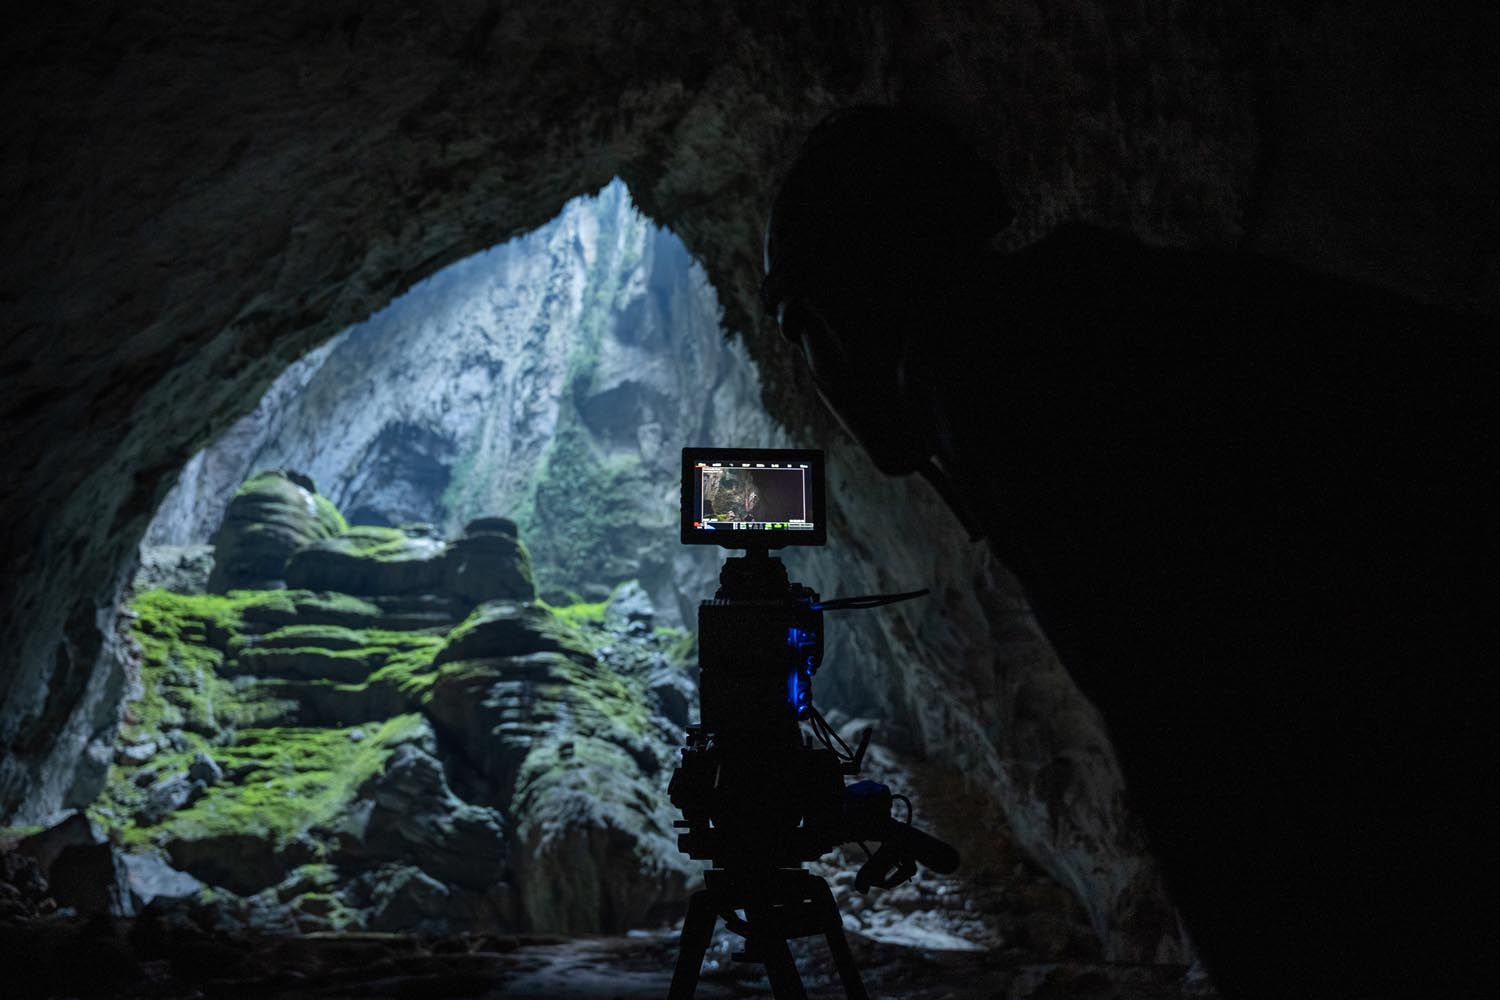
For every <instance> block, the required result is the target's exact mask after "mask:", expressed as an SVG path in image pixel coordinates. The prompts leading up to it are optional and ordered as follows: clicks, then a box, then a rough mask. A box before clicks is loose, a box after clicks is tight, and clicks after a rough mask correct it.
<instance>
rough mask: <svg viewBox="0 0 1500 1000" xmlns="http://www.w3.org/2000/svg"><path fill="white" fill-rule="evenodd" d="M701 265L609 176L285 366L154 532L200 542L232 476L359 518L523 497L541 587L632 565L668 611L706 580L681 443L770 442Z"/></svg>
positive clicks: (437, 519)
mask: <svg viewBox="0 0 1500 1000" xmlns="http://www.w3.org/2000/svg"><path fill="white" fill-rule="evenodd" d="M720 314H721V310H720V308H719V305H718V300H717V298H716V297H715V295H714V293H713V289H712V288H711V287H710V286H709V284H708V281H707V277H706V275H705V274H704V272H703V270H702V268H701V267H699V266H697V265H695V264H693V262H692V259H691V258H690V257H689V256H688V253H687V251H686V249H685V248H684V247H683V245H682V243H681V241H680V240H678V239H677V238H676V237H674V236H672V235H671V234H670V233H668V232H666V231H664V230H661V229H659V228H658V227H656V226H654V225H653V224H652V223H651V222H650V221H649V220H647V219H646V218H645V217H644V216H642V215H641V214H640V212H639V210H638V209H637V208H636V207H635V205H634V203H633V202H632V201H631V200H630V196H629V194H628V192H627V191H626V190H625V186H624V184H622V183H621V182H619V181H615V182H613V183H611V184H610V185H608V186H607V187H606V188H604V189H603V191H601V192H600V194H598V195H597V196H594V197H588V198H580V199H576V200H575V201H573V202H570V203H569V204H568V206H567V207H566V208H564V210H563V212H562V213H561V214H560V215H559V216H558V218H557V219H555V220H553V221H552V222H550V223H548V224H547V225H546V226H543V227H542V228H540V229H538V230H537V231H535V232H533V233H531V234H528V235H527V236H524V237H521V238H519V239H516V240H512V241H510V242H508V243H505V244H503V245H501V246H499V247H495V248H493V249H490V250H487V251H484V252H483V253H480V254H476V255H475V256H473V257H470V258H467V259H465V260H463V261H460V262H458V263H455V264H453V265H450V266H449V267H447V268H444V269H443V270H442V271H440V272H438V273H437V274H435V275H433V276H432V277H431V278H428V279H426V280H425V281H422V282H420V283H419V284H417V285H416V286H415V287H413V288H412V289H411V290H410V291H409V292H407V293H406V294H405V295H403V296H402V297H401V298H399V299H397V300H396V301H395V302H393V303H392V304H391V305H390V306H388V307H387V308H386V309H383V310H382V311H381V312H379V313H378V314H376V315H375V316H374V317H372V318H371V319H370V320H368V321H367V322H365V323H361V324H357V325H355V326H353V327H351V328H349V329H348V330H346V331H344V332H342V333H340V334H339V335H338V336H337V337H335V338H334V339H333V340H331V341H330V342H329V343H328V344H326V345H324V346H323V347H320V348H318V349H317V350H315V351H313V352H311V353H310V354H309V355H308V356H307V357H305V358H303V359H302V360H300V361H298V362H296V363H295V364H294V365H292V366H291V367H290V368H289V369H288V370H287V371H286V372H285V373H284V374H283V375H282V376H281V377H280V378H278V379H277V380H276V382H275V383H274V384H273V385H272V386H271V388H270V389H269V390H268V391H267V393H266V395H265V396H264V397H263V398H262V399H261V401H260V402H259V403H258V404H257V405H256V407H255V409H254V410H253V411H252V412H251V413H250V414H248V415H247V416H245V417H243V418H241V419H240V420H239V421H238V422H236V423H235V424H234V425H233V426H232V427H231V428H230V429H229V430H228V431H226V432H225V434H224V435H223V436H222V437H220V438H219V440H217V441H216V442H214V443H213V444H212V445H210V446H209V447H208V448H206V449H204V450H203V451H202V452H200V453H199V454H197V455H195V456H193V458H192V459H191V460H190V461H189V462H188V464H187V466H186V467H185V468H184V470H183V475H182V477H181V478H180V479H179V481H178V483H177V485H176V486H175V487H174V488H173V489H172V491H171V492H170V493H169V494H168V495H167V498H166V500H165V501H163V503H162V506H161V508H160V509H159V510H158V511H157V514H156V516H155V517H154V518H153V520H152V523H151V526H150V528H149V529H148V530H147V534H146V544H148V545H188V544H195V543H203V542H206V541H207V540H208V539H209V536H210V535H211V534H212V532H213V531H214V530H215V528H216V527H217V525H218V523H219V520H220V519H221V518H222V516H223V512H224V506H225V504H227V502H228V499H229V497H230V496H232V495H233V493H234V491H235V489H236V488H237V487H238V484H239V483H240V482H241V481H243V480H244V479H245V478H247V477H248V476H249V475H251V474H252V473H254V472H256V471H258V470H261V469H272V468H288V469H296V470H299V471H302V472H304V473H306V474H308V475H309V476H310V477H311V478H312V480H313V482H315V483H316V484H317V487H318V489H319V490H321V491H322V492H324V493H325V494H326V495H327V496H328V497H330V498H331V499H332V500H333V501H334V502H335V503H336V504H338V506H339V507H340V508H341V509H342V510H344V511H346V512H347V515H348V517H349V518H350V520H351V521H352V522H353V523H355V524H378V525H387V526H395V525H399V524H402V523H407V522H421V523H428V524H431V525H433V526H434V527H435V528H436V529H437V531H438V532H439V533H440V534H443V535H448V536H452V535H454V534H456V533H457V532H458V531H459V530H460V529H461V528H462V526H463V525H464V524H465V523H467V522H468V521H469V520H470V519H471V518H473V517H475V516H478V515H480V514H482V513H487V512H492V511H504V512H506V513H508V514H509V515H511V516H514V517H515V518H516V519H517V520H518V521H519V522H520V523H521V526H522V529H523V531H525V532H526V534H527V537H528V538H530V539H531V540H532V548H533V549H534V550H535V551H536V553H537V565H538V572H539V581H540V584H541V586H542V589H543V590H544V591H552V592H555V593H558V594H560V593H561V592H563V591H572V592H573V593H574V594H575V595H584V596H589V597H591V598H594V599H597V598H600V597H602V596H605V595H607V594H608V593H609V592H610V590H611V589H612V588H613V587H614V586H615V585H617V584H619V583H621V582H622V581H624V580H627V579H639V580H641V581H642V582H643V583H644V584H645V586H646V587H647V589H648V590H649V591H650V593H651V595H652V597H653V598H654V599H655V602H656V604H657V606H658V607H659V608H661V609H662V612H663V614H664V615H665V616H666V618H667V619H669V620H676V621H691V620H692V619H693V616H694V614H695V610H694V609H695V608H696V602H697V601H698V600H699V599H700V598H701V597H702V596H704V595H705V594H707V593H709V592H711V591H712V589H713V587H714V586H715V583H714V579H715V574H716V573H717V568H716V563H715V560H714V554H713V553H710V552H707V551H704V550H701V549H700V550H682V549H681V547H680V546H679V545H678V544H677V542H676V533H675V527H676V507H675V497H674V495H673V490H674V489H675V483H676V481H677V475H678V460H677V451H678V449H679V448H680V447H682V446H683V445H684V444H687V443H708V442H714V441H734V442H736V443H739V444H742V445H745V446H753V445H757V444H765V443H769V442H770V441H771V440H772V438H773V437H775V435H776V432H775V431H774V430H773V422H772V420H771V419H770V418H769V417H768V416H767V415H766V412H765V409H764V407H763V405H762V403H761V399H760V388H759V382H758V380H757V377H756V374H755V369H754V366H753V365H752V364H751V363H750V361H749V360H748V358H747V357H746V355H745V351H744V349H743V346H742V345H740V344H738V343H737V342H735V341H734V340H733V339H731V338H728V337H726V335H725V333H724V331H723V329H722V327H721V326H720V322H719V320H720Z"/></svg>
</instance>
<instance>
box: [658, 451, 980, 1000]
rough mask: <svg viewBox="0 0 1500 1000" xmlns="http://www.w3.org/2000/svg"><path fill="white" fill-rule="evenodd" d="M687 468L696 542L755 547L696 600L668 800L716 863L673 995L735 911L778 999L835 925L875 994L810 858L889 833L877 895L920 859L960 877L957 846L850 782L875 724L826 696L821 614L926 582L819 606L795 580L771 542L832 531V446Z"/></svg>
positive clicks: (873, 867)
mask: <svg viewBox="0 0 1500 1000" xmlns="http://www.w3.org/2000/svg"><path fill="white" fill-rule="evenodd" d="M682 472H683V477H682V541H683V543H684V544H689V545H719V546H722V547H724V548H728V549H742V550H744V552H745V554H744V555H743V556H741V557H738V558H730V559H727V560H725V563H724V567H723V569H722V571H721V572H720V575H719V589H718V592H717V593H716V594H715V595H714V597H713V599H711V600H706V601H703V602H702V603H701V604H700V605H699V609H698V648H699V664H700V667H701V674H700V680H699V706H700V719H699V723H698V725H696V726H692V727H690V728H689V729H688V731H687V744H686V746H685V747H684V748H683V751H682V763H681V765H680V766H679V767H678V768H677V770H676V771H675V772H674V774H673V776H672V783H671V786H670V789H669V794H670V796H671V800H672V804H673V805H675V806H676V807H677V808H678V809H679V810H681V812H682V817H683V818H682V819H681V820H679V821H678V822H677V824H676V825H677V827H678V828H679V829H681V830H682V831H683V832H682V833H681V834H680V836H679V837H678V846H679V847H680V848H681V849H682V850H683V852H684V853H686V854H687V855H688V856H689V857H692V858H695V859H702V860H708V861H710V862H712V867H711V869H710V870H709V871H708V872H707V873H705V879H704V881H705V885H706V888H705V889H704V890H703V891H702V892H700V893H697V894H695V896H694V897H693V899H692V900H691V901H690V903H689V909H688V917H687V920H686V921H685V922H684V925H683V932H682V951H681V952H680V954H679V959H678V965H677V972H676V975H675V976H674V979H673V987H672V992H671V993H670V994H669V996H670V998H672V1000H687V998H690V997H691V996H692V995H693V991H694V989H695V987H696V983H697V978H698V966H699V965H700V964H701V961H702V958H703V953H704V951H705V950H706V948H707V945H708V942H709V939H710V938H711V936H712V930H713V925H714V920H715V919H716V918H718V917H722V918H723V919H724V921H725V924H726V926H728V927H729V929H730V930H732V931H734V932H735V933H737V934H740V935H742V936H744V937H745V938H746V939H747V942H748V944H747V947H746V950H745V952H743V953H741V954H740V955H737V956H736V957H737V958H743V959H744V960H747V961H757V962H764V963H765V964H766V966H767V972H768V976H769V978H770V980H771V986H772V991H773V994H774V995H775V996H777V997H800V996H803V995H804V994H803V993H802V987H801V981H800V978H798V976H797V972H796V968H795V966H794V965H793V964H792V961H791V957H790V953H789V952H788V951H787V947H786V939H787V938H788V937H799V936H805V935H808V934H814V933H822V934H826V935H827V937H828V942H829V945H830V947H831V948H832V949H833V952H834V958H835V963H836V965H837V966H838V967H839V972H840V975H841V977H842V978H843V981H844V986H845V991H846V993H847V994H848V995H849V996H850V997H851V998H853V1000H858V998H860V997H863V996H865V993H864V988H863V985H862V984H861V982H860V980H859V974H858V972H857V971H856V970H855V969H854V966H853V959H852V957H851V956H850V954H849V949H848V944H847V942H846V941H845V939H844V936H843V925H842V921H841V918H840V916H839V913H838V908H837V906H836V904H834V902H833V898H832V895H831V893H829V891H828V888H827V885H826V883H825V882H824V881H823V880H822V879H820V878H816V877H815V876H812V875H811V874H809V873H808V872H806V871H804V870H803V869H802V868H801V865H802V863H803V862H807V861H815V860H817V859H818V858H820V857H822V856H823V855H824V854H827V853H828V852H829V851H831V850H833V849H834V848H835V847H837V846H838V845H840V844H844V843H861V844H863V843H864V842H866V841H875V842H879V844H880V847H879V849H878V850H876V851H875V852H874V853H873V854H872V855H871V856H870V858H869V860H868V861H866V863H865V864H864V865H863V866H862V867H861V868H860V870H859V872H858V874H857V876H856V878H855V885H856V887H857V888H859V889H860V890H861V891H865V890H868V889H869V888H870V887H871V886H879V887H882V888H890V887H892V886H895V885H899V884H900V883H902V882H904V881H906V880H907V879H909V878H911V877H912V876H913V875H914V874H915V873H916V864H917V862H921V863H922V864H923V865H925V866H927V867H929V868H931V869H933V870H935V871H938V872H942V873H947V872H952V871H954V870H955V869H957V867H958V853H957V852H956V851H955V850H954V849H953V848H952V847H950V846H949V845H947V844H945V843H943V842H942V841H940V840H937V839H936V838H934V837H932V836H930V835H928V834H926V833H923V832H922V831H920V830H918V829H917V828H916V827H914V826H912V825H911V803H910V801H909V800H906V799H905V797H904V796H899V795H892V793H891V790H890V788H889V787H887V786H886V785H883V784H879V783H877V782H874V781H859V782H856V783H854V784H852V785H847V786H846V785H845V783H844V778H845V776H849V775H855V774H857V773H858V772H859V769H860V765H861V764H862V762H863V759H864V754H865V750H866V748H867V747H868V745H869V740H870V732H869V731H868V730H867V731H866V732H865V733H864V735H863V737H862V738H861V740H860V742H859V747H858V748H857V749H854V750H851V749H850V747H849V746H848V744H847V743H845V742H844V740H843V739H841V738H840V737H839V735H838V734H837V733H836V732H834V731H833V729H832V728H831V727H830V726H829V725H828V723H827V722H826V721H825V720H824V719H823V716H822V715H821V714H820V713H819V712H818V710H817V708H816V707H815V706H814V705H813V697H812V684H813V676H814V675H815V674H816V673H817V671H818V667H819V666H820V665H821V663H822V659H823V612H824V611H832V610H840V609H849V608H873V607H879V606H881V605H884V604H890V603H894V602H896V601H902V600H909V599H911V598H914V597H919V596H922V595H923V594H925V593H927V591H925V590H919V591H912V592H910V593H904V594H891V595H872V596H868V597H856V598H844V599H840V600H832V601H820V599H819V597H818V595H817V594H816V593H815V592H813V591H812V590H811V589H810V588H808V587H805V586H803V585H801V584H799V583H793V582H790V581H789V579H788V577H787V571H786V567H785V566H784V565H783V564H782V562H781V561H780V560H779V559H776V558H773V557H772V556H771V555H770V550H771V549H774V548H781V547H783V546H788V545H822V544H823V543H824V542H825V540H826V537H827V522H828V514H827V506H826V503H825V497H824V476H823V453H822V452H820V451H811V450H794V449H745V448H684V449H683V452H682ZM804 726H806V731H805V732H804V729H803V727H804ZM896 800H902V801H905V803H906V806H907V816H906V820H905V821H904V822H902V821H898V820H896V819H895V818H894V817H893V816H892V815H891V811H892V805H893V803H894V801H896ZM740 910H743V911H744V912H745V914H746V916H745V917H743V918H741V917H740V916H739V915H738V912H737V911H740Z"/></svg>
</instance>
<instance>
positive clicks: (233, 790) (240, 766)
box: [124, 713, 425, 846]
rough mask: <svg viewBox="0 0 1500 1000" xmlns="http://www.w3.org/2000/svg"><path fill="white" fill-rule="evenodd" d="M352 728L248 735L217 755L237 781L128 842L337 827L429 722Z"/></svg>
mask: <svg viewBox="0 0 1500 1000" xmlns="http://www.w3.org/2000/svg"><path fill="white" fill-rule="evenodd" d="M353 728H354V727H349V728H340V729H312V728H294V727H281V728H273V729H247V730H241V731H240V732H239V733H238V736H237V739H236V740H235V742H234V744H233V745H230V746H225V747H219V748H217V749H216V750H215V751H214V754H215V758H216V759H217V760H218V762H219V765H220V766H221V767H223V768H224V769H225V770H226V771H229V772H234V773H235V774H236V775H237V779H236V781H234V782H233V783H225V784H222V785H218V786H216V787H214V788H210V789H208V791H207V793H206V794H205V795H204V796H203V798H201V799H200V800H198V801H197V802H195V803H193V804H192V805H190V806H188V807H187V808H185V809H182V810H179V811H178V812H175V813H171V814H169V815H168V816H167V817H166V819H164V820H163V821H162V823H161V824H160V825H159V826H157V827H147V828H142V827H138V826H132V827H129V828H127V829H126V830H125V831H124V838H125V841H126V842H127V843H138V842H146V841H156V840H161V839H184V840H201V839H208V838H212V837H218V836H226V835H230V834H249V835H252V836H259V837H263V838H265V839H267V840H269V841H271V842H273V843H274V844H276V845H278V846H280V845H282V844H285V843H286V842H287V841H289V840H291V839H293V838H294V837H296V836H298V835H299V834H301V833H303V832H304V831H306V830H308V829H309V828H310V827H314V826H329V825H332V824H333V823H334V822H335V821H336V820H337V819H338V817H339V816H341V815H342V814H343V813H344V811H345V810H346V809H347V807H348V806H349V804H350V803H351V802H352V801H353V800H354V797H355V792H356V791H357V790H358V788H359V786H360V785H361V784H363V783H364V782H365V781H366V780H368V779H369V778H370V777H371V776H373V775H374V774H376V773H378V772H379V771H380V770H382V769H383V768H384V767H385V762H386V760H387V758H389V757H390V755H391V752H392V751H393V750H394V748H395V747H396V746H398V745H400V744H401V743H403V742H409V741H411V740H413V739H417V738H420V736H421V735H422V734H423V733H424V731H425V723H424V722H423V720H422V717H421V716H420V715H418V714H415V713H413V714H408V715H400V716H397V717H395V718H393V719H389V720H387V721H386V722H384V723H382V724H381V725H380V726H379V728H378V729H376V730H375V731H374V732H373V733H370V732H368V730H366V737H365V738H364V739H362V740H355V739H352V738H351V737H350V733H351V732H352V731H353Z"/></svg>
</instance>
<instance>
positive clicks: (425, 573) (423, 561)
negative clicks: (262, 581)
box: [286, 525, 445, 596]
mask: <svg viewBox="0 0 1500 1000" xmlns="http://www.w3.org/2000/svg"><path fill="white" fill-rule="evenodd" d="M443 551H444V548H443V543H442V542H441V541H439V540H437V539H435V538H433V537H432V536H431V535H430V534H428V533H426V532H408V531H406V530H403V529H401V528H384V527H375V526H370V525H359V526H357V527H354V528H350V529H349V530H348V531H345V532H343V533H342V534H339V535H337V536H334V537H329V538H322V539H317V540H314V541H311V542H310V543H309V544H307V545H305V546H303V547H302V548H300V549H298V550H297V551H296V552H295V553H292V554H291V556H290V559H289V560H288V562H287V566H286V581H287V584H288V586H292V587H299V588H303V589H307V590H331V591H338V592H339V593H344V594H356V595H359V596H370V595H377V594H435V593H441V591H442V589H443V580H444V571H445V565H444V562H443V559H442V555H443Z"/></svg>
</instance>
